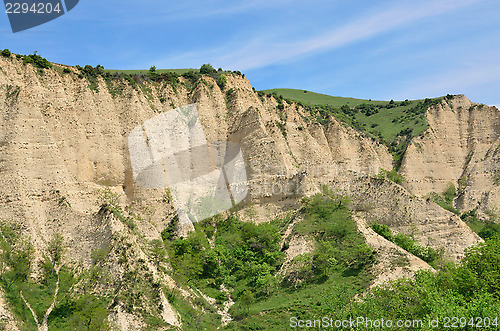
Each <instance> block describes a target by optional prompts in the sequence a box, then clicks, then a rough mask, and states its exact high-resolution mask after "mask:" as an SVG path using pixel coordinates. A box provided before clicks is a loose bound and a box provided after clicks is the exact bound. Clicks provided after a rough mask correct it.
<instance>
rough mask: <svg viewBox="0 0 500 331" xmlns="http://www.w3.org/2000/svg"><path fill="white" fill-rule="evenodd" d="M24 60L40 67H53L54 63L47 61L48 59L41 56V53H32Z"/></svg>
mask: <svg viewBox="0 0 500 331" xmlns="http://www.w3.org/2000/svg"><path fill="white" fill-rule="evenodd" d="M23 62H24V63H25V64H26V63H31V64H32V65H33V66H35V67H36V68H39V69H49V68H52V63H50V62H49V61H47V59H45V58H43V57H41V56H40V55H37V54H31V55H27V56H25V57H24V58H23Z"/></svg>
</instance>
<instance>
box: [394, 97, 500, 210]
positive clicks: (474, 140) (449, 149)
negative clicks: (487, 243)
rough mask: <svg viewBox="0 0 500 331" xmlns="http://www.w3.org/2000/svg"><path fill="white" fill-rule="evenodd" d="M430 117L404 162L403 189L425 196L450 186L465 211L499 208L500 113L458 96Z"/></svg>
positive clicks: (432, 111) (410, 147) (431, 113)
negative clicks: (456, 192) (496, 180)
mask: <svg viewBox="0 0 500 331" xmlns="http://www.w3.org/2000/svg"><path fill="white" fill-rule="evenodd" d="M426 116H427V120H428V122H429V129H428V130H427V131H426V132H425V133H424V134H423V135H422V136H420V137H417V138H415V139H414V140H413V142H412V143H411V144H410V146H409V147H408V150H407V152H406V154H405V156H404V159H403V162H402V166H401V173H402V175H403V176H404V177H405V179H406V182H405V186H406V187H407V188H408V189H409V190H410V191H411V192H413V193H414V194H416V195H417V196H423V195H426V194H429V193H430V192H437V193H442V192H443V191H444V190H445V189H446V187H447V186H448V185H449V184H450V183H452V184H453V185H455V186H456V187H457V188H458V193H459V196H458V199H457V201H456V203H457V206H458V207H459V208H460V209H461V210H464V211H466V210H471V209H473V208H476V207H478V205H480V207H481V208H482V209H485V208H494V206H495V205H496V206H498V204H499V203H500V200H499V197H498V193H497V192H498V187H497V186H496V185H495V184H494V180H493V178H494V175H495V173H497V172H498V171H499V167H500V163H498V162H496V161H497V160H498V156H497V155H498V146H499V144H500V140H499V138H500V112H499V110H498V109H497V108H495V107H488V106H484V105H479V104H475V103H473V102H470V101H469V100H468V99H467V98H466V97H465V96H455V97H453V98H451V99H447V100H445V101H443V102H442V103H441V104H439V105H437V106H434V107H431V108H429V110H428V111H427V114H426ZM483 202H484V204H482V203H483Z"/></svg>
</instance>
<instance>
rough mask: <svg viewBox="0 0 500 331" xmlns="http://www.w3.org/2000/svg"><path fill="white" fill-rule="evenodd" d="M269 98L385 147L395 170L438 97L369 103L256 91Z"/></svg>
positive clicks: (297, 92)
mask: <svg viewBox="0 0 500 331" xmlns="http://www.w3.org/2000/svg"><path fill="white" fill-rule="evenodd" d="M259 93H261V94H267V95H273V96H274V97H275V98H276V99H277V100H278V103H283V101H287V102H288V103H292V102H296V103H298V104H301V105H302V106H303V107H304V108H305V109H307V110H309V112H310V115H311V118H312V119H313V120H315V121H318V122H320V123H322V124H326V123H328V121H329V117H330V116H333V117H335V118H337V119H338V120H340V121H342V122H345V123H347V124H349V125H351V126H353V127H354V128H356V129H358V130H359V131H362V132H364V133H366V134H367V135H369V136H370V137H372V138H374V139H376V140H378V141H379V142H381V143H382V144H384V145H386V146H387V147H388V149H389V151H390V152H391V153H392V154H393V156H394V166H395V168H396V169H398V168H399V166H400V164H401V160H402V157H403V155H404V153H405V151H406V148H407V147H408V144H409V143H410V142H411V140H412V139H413V137H416V136H418V135H420V134H422V132H424V131H425V130H427V127H428V124H427V119H426V117H425V112H426V110H427V108H428V107H430V106H432V105H435V104H437V103H439V102H441V100H442V98H436V99H425V100H411V101H410V100H405V101H393V100H391V101H372V100H364V99H354V98H342V97H333V96H329V95H325V94H319V93H314V92H309V91H304V90H293V89H272V90H265V91H261V92H259Z"/></svg>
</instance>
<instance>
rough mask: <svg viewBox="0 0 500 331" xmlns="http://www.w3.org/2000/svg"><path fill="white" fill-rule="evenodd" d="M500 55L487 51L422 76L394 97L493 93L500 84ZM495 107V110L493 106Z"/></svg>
mask: <svg viewBox="0 0 500 331" xmlns="http://www.w3.org/2000/svg"><path fill="white" fill-rule="evenodd" d="M499 56H500V52H491V53H489V54H488V56H487V57H485V56H481V55H477V56H476V57H475V58H472V59H469V60H471V61H470V63H468V64H464V65H462V66H461V67H459V68H456V69H454V70H448V71H446V72H441V73H437V74H435V75H431V76H425V77H422V78H419V79H414V80H412V81H411V83H410V84H411V85H410V86H407V87H405V88H402V89H401V90H399V91H395V93H394V94H393V95H392V97H395V98H399V99H401V98H421V97H424V96H440V95H445V94H447V93H453V94H455V93H464V94H466V96H469V97H474V95H476V94H477V95H484V94H490V92H494V90H495V89H496V87H498V86H499V85H500V63H498V58H499ZM497 108H498V107H497Z"/></svg>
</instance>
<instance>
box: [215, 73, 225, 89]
mask: <svg viewBox="0 0 500 331" xmlns="http://www.w3.org/2000/svg"><path fill="white" fill-rule="evenodd" d="M226 84H227V78H226V76H224V75H220V76H219V78H217V85H219V87H220V89H221V90H222V89H224V87H226Z"/></svg>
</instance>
